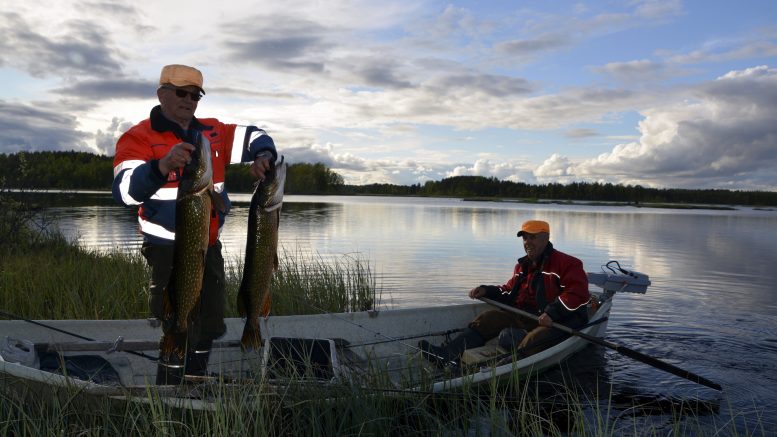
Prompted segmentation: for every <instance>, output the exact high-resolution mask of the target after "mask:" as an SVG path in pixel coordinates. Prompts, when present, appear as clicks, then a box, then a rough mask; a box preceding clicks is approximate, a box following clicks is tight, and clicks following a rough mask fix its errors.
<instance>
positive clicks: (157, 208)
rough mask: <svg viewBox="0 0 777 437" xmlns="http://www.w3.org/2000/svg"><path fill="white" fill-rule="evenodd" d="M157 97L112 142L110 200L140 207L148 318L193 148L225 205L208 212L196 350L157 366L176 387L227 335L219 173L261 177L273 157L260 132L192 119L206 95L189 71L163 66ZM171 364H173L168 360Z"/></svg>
mask: <svg viewBox="0 0 777 437" xmlns="http://www.w3.org/2000/svg"><path fill="white" fill-rule="evenodd" d="M156 94H157V97H158V98H159V105H158V106H155V107H154V108H153V109H151V115H150V117H149V118H147V119H145V120H143V121H141V122H140V123H138V124H136V125H135V126H133V127H132V128H130V129H129V130H128V131H127V132H125V133H124V134H123V135H122V136H121V138H119V141H118V142H117V143H116V156H115V158H114V161H113V197H114V199H115V200H116V201H117V202H119V203H120V204H122V205H124V206H140V208H139V209H138V222H139V224H140V231H141V233H142V234H143V246H142V248H141V253H142V254H143V256H144V257H145V258H146V261H147V262H148V265H149V266H150V268H151V283H150V286H149V294H150V296H149V307H150V310H151V314H152V315H153V316H154V317H156V318H158V319H162V318H163V317H162V315H163V311H162V293H163V291H164V289H165V288H166V287H167V284H168V281H169V279H170V273H171V270H172V263H173V243H174V241H175V208H176V197H177V191H178V182H179V180H180V178H181V172H182V167H183V166H184V165H185V164H186V163H187V162H188V161H189V160H190V154H191V153H192V151H194V150H195V144H198V145H202V144H206V143H207V144H210V150H211V160H212V163H213V185H214V190H215V191H216V193H217V195H220V196H221V198H222V200H223V201H224V202H223V203H224V208H223V210H217V209H214V210H212V211H211V221H210V231H209V242H208V243H209V244H208V250H207V254H206V257H205V258H206V260H205V273H204V278H203V285H202V292H201V297H200V299H201V302H200V308H201V314H200V320H201V323H199V326H197V327H194V328H193V329H196V330H197V331H198V332H194V333H192V332H191V331H190V334H193V335H192V338H196V339H197V340H196V344H194V345H190V348H189V350H188V351H187V354H186V358H185V360H184V362H183V363H182V362H165V361H163V360H162V359H161V358H160V361H159V363H158V367H157V384H175V383H178V382H180V381H181V380H182V379H183V375H184V374H187V375H205V374H206V373H207V366H208V358H209V356H210V350H211V347H212V345H213V340H215V339H216V338H218V337H220V336H222V335H223V334H224V332H226V325H225V324H224V302H225V284H224V259H223V258H222V256H221V242H220V241H219V240H218V236H219V231H220V229H221V227H222V226H223V224H224V219H225V217H226V215H227V213H228V212H229V207H230V201H229V196H228V195H227V191H226V189H225V188H224V172H225V167H226V165H227V164H229V163H241V162H246V163H247V162H251V163H252V164H251V174H252V175H253V176H254V177H255V178H257V179H262V178H264V175H265V172H266V171H267V170H269V169H270V166H271V163H272V162H275V160H276V159H277V157H278V155H277V152H276V150H275V144H274V143H273V140H272V138H270V137H269V136H268V135H267V133H266V132H265V131H263V130H262V129H259V128H257V127H255V126H245V127H243V126H237V125H234V124H224V123H222V122H220V121H219V120H217V119H215V118H203V119H198V118H196V117H195V116H194V112H195V111H196V110H197V104H198V103H199V101H200V99H201V98H202V97H203V95H204V94H205V89H204V88H203V78H202V73H201V72H200V71H199V70H197V69H196V68H193V67H189V66H186V65H177V64H176V65H167V66H165V67H164V68H162V73H161V75H160V77H159V87H158V88H157V91H156ZM163 329H165V328H164V327H163ZM171 361H177V360H174V359H173V358H171ZM184 363H185V365H184Z"/></svg>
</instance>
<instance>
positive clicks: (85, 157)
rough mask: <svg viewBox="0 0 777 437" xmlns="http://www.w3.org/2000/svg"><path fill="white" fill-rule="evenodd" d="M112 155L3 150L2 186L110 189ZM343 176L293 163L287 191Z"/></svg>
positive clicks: (321, 187) (316, 187)
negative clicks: (5, 152)
mask: <svg viewBox="0 0 777 437" xmlns="http://www.w3.org/2000/svg"><path fill="white" fill-rule="evenodd" d="M225 179H226V181H225V182H226V184H227V187H229V190H230V191H231V192H236V193H250V192H252V191H253V189H254V188H253V187H254V179H253V177H252V176H251V174H250V172H249V167H248V166H247V165H230V166H227V170H226V175H225ZM112 183H113V157H112V156H105V155H96V154H93V153H87V152H72V151H71V152H20V153H14V154H0V187H4V188H20V189H41V188H42V189H59V190H110V189H111V184H112ZM342 186H343V178H342V176H340V175H339V174H337V173H335V172H333V171H332V170H330V169H329V168H327V167H326V166H325V165H324V164H321V163H318V164H308V163H298V164H292V165H290V166H289V168H288V172H287V173H286V190H285V192H286V193H288V194H340V193H341V191H342V190H341V187H342Z"/></svg>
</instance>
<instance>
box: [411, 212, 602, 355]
mask: <svg viewBox="0 0 777 437" xmlns="http://www.w3.org/2000/svg"><path fill="white" fill-rule="evenodd" d="M518 237H519V238H523V248H524V250H525V251H526V256H524V257H522V258H520V259H519V260H518V264H516V265H515V269H514V270H513V277H512V278H510V280H508V281H507V283H506V284H504V285H498V286H497V285H481V286H478V287H475V288H473V289H472V290H470V291H469V297H470V298H472V299H476V298H479V297H486V298H489V299H493V300H496V301H499V302H502V303H504V304H507V305H513V306H515V307H516V308H520V309H522V310H524V311H527V312H530V313H532V314H536V315H538V316H539V320H538V321H534V320H532V319H529V318H526V317H523V316H520V315H517V314H515V313H512V312H509V311H505V310H501V309H490V310H486V311H484V312H483V313H481V314H479V315H478V316H477V317H475V319H474V320H473V321H472V322H471V323H470V324H469V326H468V327H467V328H465V329H464V332H462V333H461V334H460V335H459V336H457V337H456V338H454V339H453V340H451V341H450V342H448V343H447V344H445V345H443V346H434V345H432V344H430V343H429V342H428V341H426V340H422V341H421V342H419V344H418V346H419V348H420V349H421V350H422V352H423V355H424V357H425V358H427V359H428V360H429V361H432V362H433V363H435V364H437V365H438V366H441V367H442V366H446V365H448V364H449V363H451V362H455V360H457V359H459V357H460V356H461V354H462V353H463V352H464V350H466V349H471V348H475V347H479V346H482V345H484V344H485V343H486V341H488V340H490V339H492V338H494V337H496V336H499V346H500V347H502V348H503V349H506V350H516V352H517V353H518V354H519V355H520V356H522V357H525V356H529V355H532V354H535V353H537V352H539V351H541V350H543V349H546V348H548V347H550V346H552V345H553V344H555V343H557V342H559V341H561V340H562V339H563V338H564V334H563V333H562V332H561V331H558V330H555V329H552V328H551V324H552V323H553V322H559V323H561V324H564V325H567V326H569V327H571V328H577V327H580V326H583V325H585V324H586V323H587V322H588V312H587V307H586V304H587V303H588V300H589V299H590V293H589V291H588V276H587V275H586V273H585V270H583V263H582V262H581V261H580V260H579V259H577V258H575V257H573V256H570V255H567V254H565V253H563V252H561V251H559V250H556V249H554V248H553V244H552V243H551V242H550V225H548V223H547V222H544V221H541V220H529V221H527V222H525V223H524V224H523V225H522V226H521V230H520V231H518Z"/></svg>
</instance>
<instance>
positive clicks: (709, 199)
mask: <svg viewBox="0 0 777 437" xmlns="http://www.w3.org/2000/svg"><path fill="white" fill-rule="evenodd" d="M112 181H113V157H109V156H103V155H95V154H92V153H85V152H20V153H15V154H10V155H6V154H0V188H4V189H7V188H20V189H33V188H34V189H62V190H110V189H111V182H112ZM226 184H227V187H228V188H229V191H230V192H234V193H249V192H251V191H252V185H253V180H252V178H251V175H250V174H249V173H248V167H247V166H244V165H231V166H228V168H227V174H226ZM285 192H286V193H287V194H313V195H316V194H340V195H392V196H430V197H432V196H434V197H462V198H490V199H520V200H524V201H540V200H542V201H594V202H598V201H602V202H622V203H633V204H640V203H682V204H709V205H748V206H777V192H772V191H732V190H710V189H705V190H701V189H700V190H693V189H676V188H668V189H657V188H645V187H642V186H640V185H613V184H600V183H595V182H594V183H589V182H574V183H570V184H557V183H550V184H538V185H531V184H525V183H521V182H510V181H500V180H498V179H496V178H486V177H482V176H455V177H450V178H445V179H442V180H440V181H428V182H426V183H424V184H423V185H421V184H414V185H392V184H370V185H346V184H345V183H344V182H343V178H342V176H340V175H339V174H337V173H335V172H334V171H332V170H331V169H329V168H328V167H326V166H325V165H324V164H321V163H317V164H308V163H298V164H291V165H289V171H288V174H287V179H286V190H285Z"/></svg>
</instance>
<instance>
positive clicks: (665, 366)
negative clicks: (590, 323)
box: [478, 297, 723, 391]
mask: <svg viewBox="0 0 777 437" xmlns="http://www.w3.org/2000/svg"><path fill="white" fill-rule="evenodd" d="M478 300H481V301H483V302H485V303H487V304H489V305H492V306H495V307H497V308H501V309H503V310H506V311H510V312H512V313H515V314H518V315H520V316H524V317H528V318H530V319H532V320H535V321H537V320H538V319H539V317H538V316H536V315H534V314H532V313H529V312H526V311H523V310H520V309H518V308H516V307H514V306H510V305H505V304H503V303H500V302H497V301H495V300H491V299H488V298H485V297H479V298H478ZM551 327H553V328H556V329H558V330H560V331H563V332H566V333H567V334H570V335H574V336H576V337H580V338H582V339H584V340H586V341H589V342H591V343H594V344H598V345H600V346H604V347H606V348H609V349H612V350H614V351H615V352H618V353H619V354H621V355H625V356H627V357H629V358H632V359H635V360H637V361H639V362H642V363H645V364H647V365H649V366H653V367H655V368H657V369H659V370H663V371H665V372H669V373H671V374H673V375H676V376H679V377H681V378H685V379H687V380H689V381H693V382H695V383H697V384H701V385H704V386H707V387H709V388H712V389H715V390H718V391H723V388H722V387H721V386H720V384H717V383H715V382H712V381H710V380H709V379H707V378H705V377H703V376H699V375H697V374H695V373H692V372H689V371H687V370H685V369H681V368H679V367H677V366H675V365H672V364H669V363H667V362H665V361H661V360H659V359H658V358H654V357H651V356H649V355H645V354H643V353H641V352H637V351H635V350H634V349H629V348H627V347H625V346H621V345H618V344H615V343H611V342H609V341H607V340H603V339H601V338H599V337H594V336H592V335H588V334H585V333H583V332H580V331H578V330H576V329H572V328H570V327H568V326H564V325H561V324H559V323H556V322H553V323H551Z"/></svg>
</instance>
